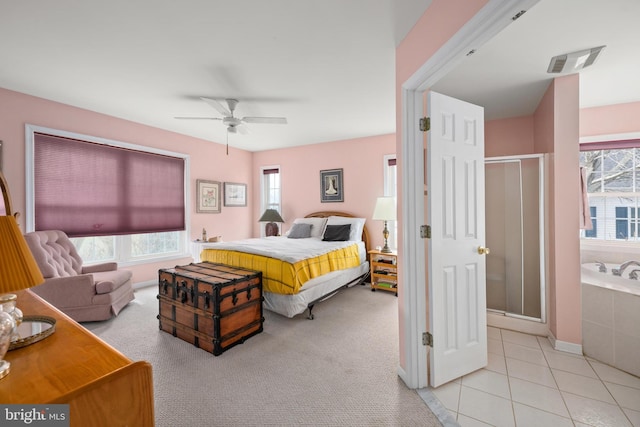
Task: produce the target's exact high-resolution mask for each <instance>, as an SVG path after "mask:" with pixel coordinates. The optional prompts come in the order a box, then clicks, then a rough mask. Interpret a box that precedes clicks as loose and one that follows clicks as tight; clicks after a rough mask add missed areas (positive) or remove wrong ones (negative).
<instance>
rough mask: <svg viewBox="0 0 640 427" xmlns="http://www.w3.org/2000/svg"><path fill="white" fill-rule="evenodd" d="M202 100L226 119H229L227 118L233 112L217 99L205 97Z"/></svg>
mask: <svg viewBox="0 0 640 427" xmlns="http://www.w3.org/2000/svg"><path fill="white" fill-rule="evenodd" d="M200 99H202V100H203V101H204V102H206V103H207V104H209V105H210V106H212V107H213V108H215V109H216V110H217V111H218V112H219V113H220V114H222V115H223V116H224V117H227V116H230V115H231V111H229V109H228V108H227V107H225V106H224V105H222V104H221V103H220V101H218V100H215V99H211V98H205V97H200Z"/></svg>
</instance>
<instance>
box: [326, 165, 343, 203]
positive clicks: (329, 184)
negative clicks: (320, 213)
mask: <svg viewBox="0 0 640 427" xmlns="http://www.w3.org/2000/svg"><path fill="white" fill-rule="evenodd" d="M320 201H321V202H322V203H327V202H344V186H343V182H342V169H328V170H323V171H320Z"/></svg>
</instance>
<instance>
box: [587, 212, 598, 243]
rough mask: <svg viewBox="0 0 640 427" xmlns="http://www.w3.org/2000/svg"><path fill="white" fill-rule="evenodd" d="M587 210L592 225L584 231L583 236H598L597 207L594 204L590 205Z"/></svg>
mask: <svg viewBox="0 0 640 427" xmlns="http://www.w3.org/2000/svg"><path fill="white" fill-rule="evenodd" d="M589 211H590V214H589V215H591V224H592V225H593V227H592V228H591V230H585V231H584V237H598V219H597V212H598V208H596V207H595V206H591V207H589Z"/></svg>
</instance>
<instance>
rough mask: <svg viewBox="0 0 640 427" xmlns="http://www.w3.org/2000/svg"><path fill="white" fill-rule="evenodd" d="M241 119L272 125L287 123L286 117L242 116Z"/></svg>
mask: <svg viewBox="0 0 640 427" xmlns="http://www.w3.org/2000/svg"><path fill="white" fill-rule="evenodd" d="M242 121H243V122H245V123H265V124H274V125H286V124H287V119H286V118H285V117H244V118H243V119H242Z"/></svg>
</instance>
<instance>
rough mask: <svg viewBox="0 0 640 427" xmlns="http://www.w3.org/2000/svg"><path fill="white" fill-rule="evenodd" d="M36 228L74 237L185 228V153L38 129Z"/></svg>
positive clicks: (35, 156)
mask: <svg viewBox="0 0 640 427" xmlns="http://www.w3.org/2000/svg"><path fill="white" fill-rule="evenodd" d="M34 167H35V172H34V188H35V229H36V230H62V231H64V232H65V233H67V234H68V235H69V236H70V237H84V236H111V235H121V234H139V233H157V232H166V231H178V230H184V229H185V213H184V159H181V158H177V157H171V156H165V155H160V154H154V153H148V152H143V151H136V150H129V149H126V148H120V147H114V146H110V145H104V144H96V143H92V142H87V141H79V140H76V139H70V138H65V137H60V136H53V135H46V134H42V133H35V135H34Z"/></svg>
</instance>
